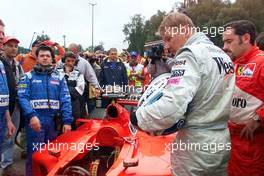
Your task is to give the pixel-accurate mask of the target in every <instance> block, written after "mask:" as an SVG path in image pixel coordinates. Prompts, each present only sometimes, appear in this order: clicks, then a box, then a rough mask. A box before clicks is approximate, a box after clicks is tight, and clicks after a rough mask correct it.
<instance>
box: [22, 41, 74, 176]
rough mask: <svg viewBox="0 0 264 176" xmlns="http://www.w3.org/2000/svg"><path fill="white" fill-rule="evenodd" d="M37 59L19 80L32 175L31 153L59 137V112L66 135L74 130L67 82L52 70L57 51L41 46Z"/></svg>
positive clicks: (28, 167)
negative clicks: (57, 116) (55, 120)
mask: <svg viewBox="0 0 264 176" xmlns="http://www.w3.org/2000/svg"><path fill="white" fill-rule="evenodd" d="M36 56H37V64H36V65H35V67H34V69H33V70H32V71H31V72H28V73H26V75H25V76H24V77H23V78H22V79H21V80H20V83H19V90H18V96H19V102H20V105H21V108H22V109H23V112H24V116H25V118H26V128H27V153H28V157H27V161H26V175H29V176H30V175H33V173H32V153H33V152H34V151H36V150H38V149H39V148H40V147H41V144H42V143H47V142H48V141H51V140H53V139H54V138H55V137H56V136H57V134H56V131H55V129H54V126H55V124H54V123H55V122H54V116H55V115H56V114H57V113H58V112H60V115H61V121H62V124H63V132H67V131H69V130H71V123H72V121H73V118H72V112H71V109H72V108H71V99H70V94H69V90H68V87H67V84H66V81H65V79H64V77H63V75H61V74H59V73H58V72H56V71H54V70H53V66H52V62H53V61H54V59H55V55H54V51H53V50H52V49H51V48H50V47H48V46H44V45H41V46H39V47H38V48H37V50H36ZM36 146H37V147H36ZM33 170H34V168H33Z"/></svg>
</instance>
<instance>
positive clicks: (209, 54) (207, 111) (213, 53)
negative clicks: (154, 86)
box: [132, 12, 235, 176]
mask: <svg viewBox="0 0 264 176" xmlns="http://www.w3.org/2000/svg"><path fill="white" fill-rule="evenodd" d="M175 28H178V29H181V30H180V31H178V33H175V30H174V31H172V30H171V31H169V30H168V29H175ZM194 29H195V28H194V25H193V23H192V20H191V19H190V18H189V17H187V16H186V15H185V14H182V13H178V12H174V13H171V14H169V15H168V16H167V17H166V18H165V19H164V21H163V22H162V23H161V26H160V28H159V31H160V34H161V36H162V38H163V40H164V42H165V44H166V45H167V46H169V48H170V49H171V51H173V52H174V53H176V57H175V58H174V60H173V61H172V62H173V65H172V71H171V76H170V78H169V79H168V82H167V85H166V87H165V89H164V90H163V92H162V93H163V96H161V98H160V99H158V100H157V101H155V102H153V103H152V104H150V105H148V106H145V107H142V106H140V107H139V108H138V110H137V111H136V120H137V122H136V121H135V119H133V118H132V122H133V123H134V124H136V123H138V126H139V127H140V128H141V129H142V130H144V131H148V132H154V133H156V132H159V131H163V130H165V129H168V128H170V127H172V126H173V127H175V130H177V129H180V130H179V131H178V133H177V137H176V139H175V140H174V143H173V144H172V149H173V150H172V155H171V164H172V174H173V175H179V176H187V175H215V176H216V175H217V176H223V175H227V171H226V170H227V162H228V159H229V150H230V146H228V145H229V142H230V136H229V131H228V128H227V121H228V118H229V113H230V103H231V98H232V94H233V90H234V85H235V75H234V74H233V73H234V68H233V64H232V61H231V60H230V58H229V57H228V56H227V55H226V54H225V53H224V52H223V51H222V50H221V49H220V48H218V47H217V46H215V45H214V44H213V43H212V42H211V41H210V40H209V39H208V38H207V37H206V36H205V34H203V33H196V32H195V30H194ZM181 144H185V145H186V146H191V144H195V146H196V148H190V147H189V148H188V147H186V150H181V149H180V147H178V148H177V147H175V146H180V145H181ZM203 145H210V146H212V145H214V146H216V147H215V149H214V148H213V147H210V148H208V146H207V148H204V146H203ZM218 145H221V146H222V147H220V148H218V147H217V146H218ZM192 146H193V145H192ZM223 146H224V147H223ZM173 147H174V148H173ZM193 147H194V146H193ZM205 147H206V146H205Z"/></svg>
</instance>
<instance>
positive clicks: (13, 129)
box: [7, 120, 16, 137]
mask: <svg viewBox="0 0 264 176" xmlns="http://www.w3.org/2000/svg"><path fill="white" fill-rule="evenodd" d="M7 129H8V134H7V135H8V137H11V136H12V135H13V134H15V132H16V127H15V125H14V124H13V122H12V121H11V120H10V121H8V122H7Z"/></svg>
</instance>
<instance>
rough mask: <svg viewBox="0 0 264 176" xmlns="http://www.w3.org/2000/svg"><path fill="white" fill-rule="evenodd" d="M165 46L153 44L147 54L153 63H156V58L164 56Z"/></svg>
mask: <svg viewBox="0 0 264 176" xmlns="http://www.w3.org/2000/svg"><path fill="white" fill-rule="evenodd" d="M163 53H164V47H163V45H161V44H160V45H157V46H153V47H152V48H151V49H150V50H149V51H148V52H147V56H148V57H149V58H150V59H151V62H150V63H151V64H155V62H156V60H160V59H161V58H162V57H163Z"/></svg>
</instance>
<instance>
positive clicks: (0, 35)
mask: <svg viewBox="0 0 264 176" xmlns="http://www.w3.org/2000/svg"><path fill="white" fill-rule="evenodd" d="M4 27H5V25H4V23H3V21H2V20H1V19H0V50H1V51H2V49H3V43H4V35H5V33H4ZM2 59H3V58H2V57H1V54H0V83H1V84H0V90H1V91H0V159H1V154H2V143H3V138H4V135H5V134H4V133H5V130H4V127H7V129H8V136H12V135H13V134H14V133H15V130H16V129H15V126H14V125H13V122H12V120H11V117H10V113H9V90H8V83H7V77H6V70H5V67H4V64H3V62H2Z"/></svg>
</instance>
